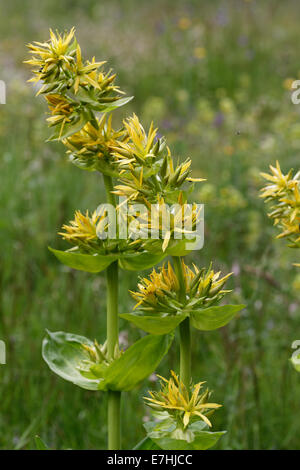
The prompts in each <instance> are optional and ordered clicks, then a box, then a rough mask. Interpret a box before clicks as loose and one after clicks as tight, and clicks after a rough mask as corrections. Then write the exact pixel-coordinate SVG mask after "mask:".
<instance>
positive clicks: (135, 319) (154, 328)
mask: <svg viewBox="0 0 300 470" xmlns="http://www.w3.org/2000/svg"><path fill="white" fill-rule="evenodd" d="M119 316H120V317H121V318H124V319H125V320H128V321H130V322H131V323H134V325H136V326H137V327H138V328H141V330H144V331H147V333H151V334H153V335H166V334H168V333H170V332H171V331H173V330H175V328H176V327H177V326H178V325H179V323H181V322H182V321H183V320H184V319H185V318H186V316H187V315H185V314H180V315H168V316H165V317H161V316H159V315H156V316H155V315H148V316H146V315H141V314H138V313H123V314H121V315H119Z"/></svg>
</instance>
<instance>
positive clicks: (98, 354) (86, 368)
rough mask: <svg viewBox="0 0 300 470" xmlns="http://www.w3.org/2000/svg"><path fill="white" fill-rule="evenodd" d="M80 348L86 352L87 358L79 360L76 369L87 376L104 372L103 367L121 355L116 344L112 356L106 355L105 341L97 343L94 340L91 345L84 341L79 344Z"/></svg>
mask: <svg viewBox="0 0 300 470" xmlns="http://www.w3.org/2000/svg"><path fill="white" fill-rule="evenodd" d="M81 347H82V349H83V350H84V351H85V352H87V354H88V359H84V360H82V361H81V362H80V364H79V366H78V370H79V371H80V373H81V374H82V375H83V376H85V377H88V378H91V376H95V377H97V375H99V374H100V375H101V374H103V373H104V371H105V369H106V368H107V367H108V366H109V365H110V364H111V363H112V362H113V361H114V360H115V359H118V358H119V357H121V355H122V351H120V350H119V347H118V345H117V344H116V347H115V351H114V354H113V357H112V358H109V357H108V353H107V341H105V343H104V344H99V343H98V342H97V341H96V340H95V341H94V343H93V345H91V346H90V345H88V344H85V343H82V344H81Z"/></svg>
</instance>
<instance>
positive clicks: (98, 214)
mask: <svg viewBox="0 0 300 470" xmlns="http://www.w3.org/2000/svg"><path fill="white" fill-rule="evenodd" d="M109 227H110V222H109V217H108V212H107V210H105V209H103V210H95V211H94V212H93V213H92V214H91V215H90V214H89V212H88V211H86V213H85V214H82V212H80V211H79V210H77V211H76V212H75V216H74V220H71V221H70V222H69V225H67V224H64V225H63V226H62V229H63V230H64V231H62V232H59V235H61V236H62V238H63V239H64V240H66V241H68V242H69V243H71V244H72V245H74V248H73V249H72V251H73V252H74V251H75V252H76V251H78V252H81V253H89V254H95V253H98V254H103V255H104V254H108V253H120V252H127V253H128V252H132V253H135V252H137V251H144V241H143V240H141V239H137V240H132V239H131V238H130V237H128V238H124V239H123V238H122V239H120V238H119V237H118V233H115V234H114V235H113V236H109V230H110V228H109Z"/></svg>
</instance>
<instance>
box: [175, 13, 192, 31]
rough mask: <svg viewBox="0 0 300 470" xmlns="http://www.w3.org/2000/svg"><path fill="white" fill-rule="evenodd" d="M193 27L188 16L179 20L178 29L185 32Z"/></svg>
mask: <svg viewBox="0 0 300 470" xmlns="http://www.w3.org/2000/svg"><path fill="white" fill-rule="evenodd" d="M191 25H192V22H191V20H190V19H189V18H188V17H187V16H183V17H182V18H180V19H179V20H178V28H179V29H182V30H183V31H185V30H186V29H189V28H190V27H191Z"/></svg>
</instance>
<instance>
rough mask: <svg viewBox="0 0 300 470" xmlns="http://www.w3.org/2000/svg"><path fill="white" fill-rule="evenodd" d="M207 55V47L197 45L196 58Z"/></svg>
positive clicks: (202, 57)
mask: <svg viewBox="0 0 300 470" xmlns="http://www.w3.org/2000/svg"><path fill="white" fill-rule="evenodd" d="M205 56H206V50H205V47H195V49H194V57H196V59H204V57H205Z"/></svg>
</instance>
